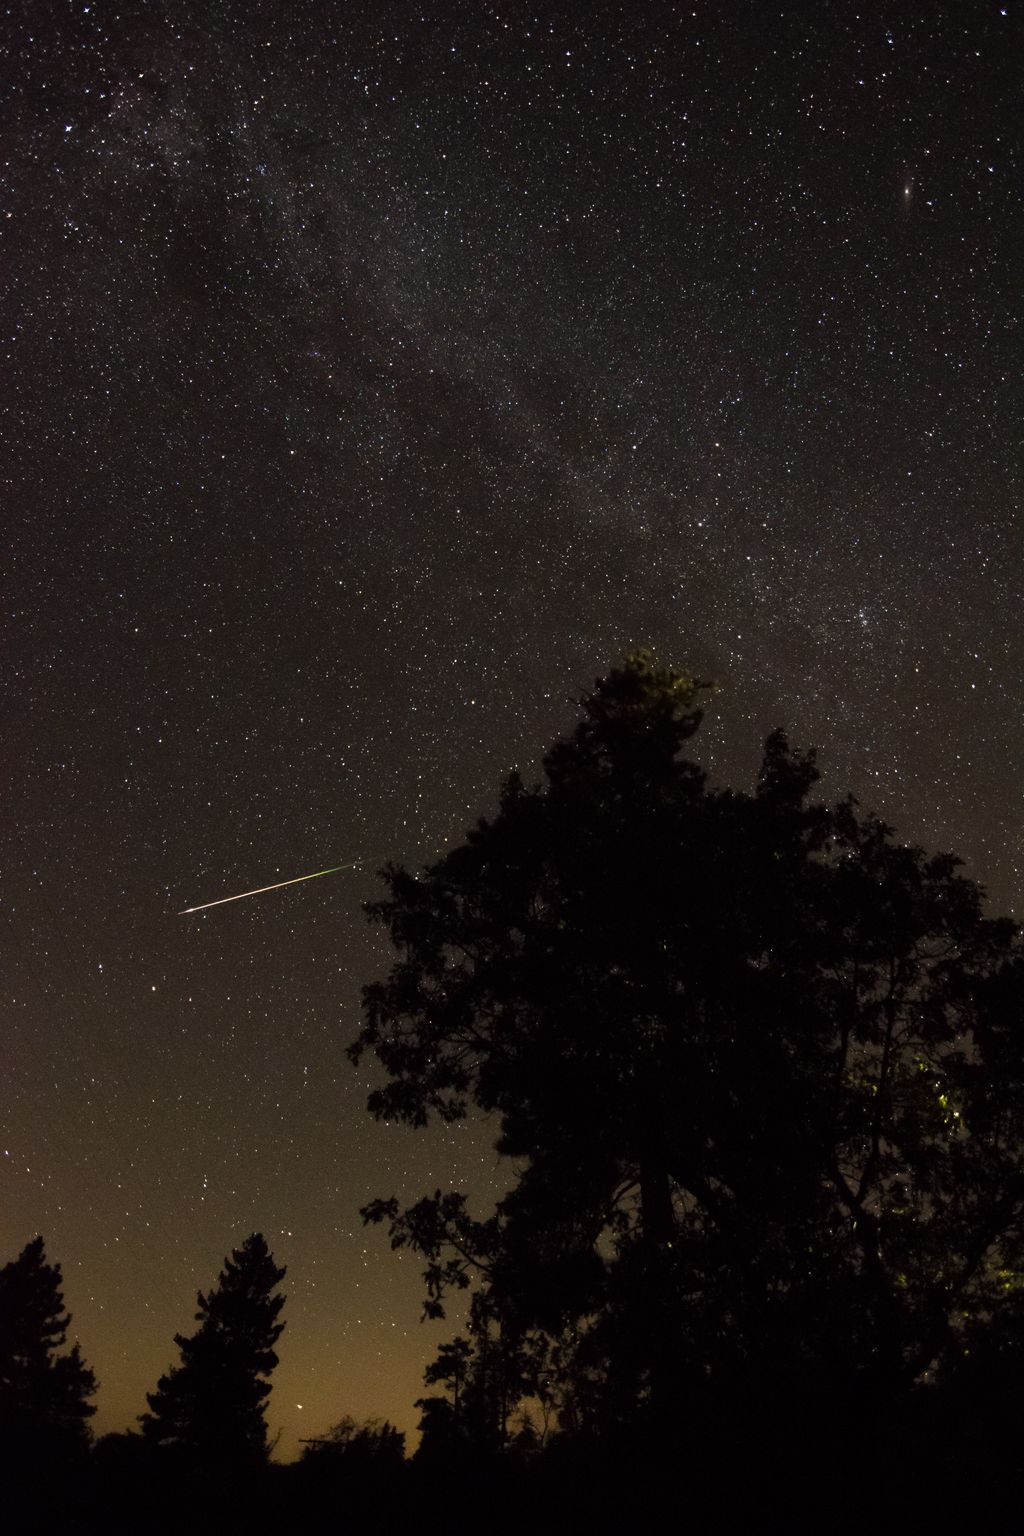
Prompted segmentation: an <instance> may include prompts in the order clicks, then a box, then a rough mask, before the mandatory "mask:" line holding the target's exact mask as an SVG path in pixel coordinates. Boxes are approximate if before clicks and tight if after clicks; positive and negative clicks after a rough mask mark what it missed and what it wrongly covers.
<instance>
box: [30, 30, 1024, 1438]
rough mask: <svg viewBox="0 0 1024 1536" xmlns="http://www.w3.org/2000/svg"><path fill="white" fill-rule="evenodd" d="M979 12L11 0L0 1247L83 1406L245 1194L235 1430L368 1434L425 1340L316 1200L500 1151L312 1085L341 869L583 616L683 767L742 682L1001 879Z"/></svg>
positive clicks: (449, 792) (344, 1220)
mask: <svg viewBox="0 0 1024 1536" xmlns="http://www.w3.org/2000/svg"><path fill="white" fill-rule="evenodd" d="M1021 30H1022V29H1021V11H1020V8H1019V7H1018V6H1016V5H1004V6H1000V5H998V4H988V3H985V0H973V3H971V4H969V5H959V4H958V5H952V4H950V5H944V4H936V5H929V6H926V7H917V8H908V7H906V6H897V5H883V4H869V5H866V6H863V7H859V8H855V7H852V6H848V5H845V4H839V3H827V4H821V5H815V6H809V5H805V4H781V5H771V6H768V5H763V4H757V5H755V4H753V3H747V0H725V3H715V4H711V3H707V4H705V3H703V0H701V3H695V0H690V3H688V4H686V5H668V4H656V3H651V4H645V3H639V4H630V5H626V4H621V5H617V4H610V3H606V0H597V3H594V4H588V5H586V6H566V5H563V6H548V5H538V6H532V5H527V4H525V3H520V0H510V3H507V4H501V3H499V4H494V5H479V6H478V5H469V4H463V5H455V6H452V5H442V4H438V3H428V4H425V5H423V6H421V7H410V6H409V5H407V4H405V3H397V0H392V3H383V4H382V3H374V4H370V3H364V0H353V3H351V4H346V5H345V6H331V5H325V4H312V3H308V0H307V3H299V0H297V3H295V4H292V5H288V6H281V5H279V4H276V3H270V0H266V3H262V4H261V3H257V4H255V5H251V4H246V5H242V4H241V3H238V0H219V3H218V4H216V5H214V6H198V5H190V4H186V3H180V4H172V3H163V4H155V5H152V6H147V7H145V8H144V9H136V8H127V10H126V11H124V12H117V11H115V10H114V9H113V8H112V7H111V6H109V5H108V4H106V3H105V0H92V3H90V4H85V3H80V0H74V3H72V4H64V3H57V0H44V3H39V0H31V3H29V0H23V3H21V4H16V5H14V6H12V7H10V8H9V10H8V12H7V16H6V19H5V23H4V27H3V32H2V34H0V65H2V72H3V74H4V77H5V79H6V81H7V83H8V87H9V90H8V97H7V103H6V108H5V128H4V135H3V139H4V146H5V152H4V155H3V160H2V165H0V173H2V179H0V242H2V264H0V315H2V331H0V334H2V351H3V359H2V369H3V371H2V381H0V391H2V402H0V403H2V412H3V414H2V417H0V422H2V461H0V485H2V494H3V505H4V508H5V515H4V520H5V525H6V530H7V537H6V540H5V552H6V558H5V560H4V562H3V575H2V584H3V594H4V617H5V629H6V637H5V662H6V666H5V671H6V681H7V686H6V689H5V710H4V723H5V732H4V746H5V754H4V755H5V766H6V770H7V771H6V776H5V777H6V784H7V793H6V808H5V817H4V826H3V831H2V833H0V836H2V842H3V846H2V854H3V862H2V868H3V875H4V878H3V881H2V885H0V902H2V918H3V922H2V925H0V934H2V954H3V988H4V1002H5V1020H6V1025H5V1028H6V1035H7V1039H8V1042H9V1044H8V1045H7V1046H6V1047H5V1057H6V1058H7V1060H8V1064H9V1070H8V1072H7V1073H6V1074H5V1081H4V1084H3V1087H2V1089H0V1095H2V1109H3V1124H4V1128H5V1129H4V1143H3V1147H2V1148H0V1153H2V1157H3V1187H4V1199H3V1209H2V1216H0V1233H2V1237H3V1244H4V1247H3V1253H2V1255H0V1256H2V1257H8V1256H10V1255H12V1254H13V1253H14V1252H16V1251H17V1250H18V1249H19V1248H20V1247H21V1246H22V1244H23V1243H24V1242H25V1241H26V1240H27V1238H28V1237H29V1236H30V1235H31V1234H32V1233H33V1232H34V1231H36V1230H41V1231H43V1232H44V1234H45V1235H46V1238H47V1242H48V1247H49V1251H50V1254H51V1256H52V1257H54V1258H56V1259H58V1260H60V1261H61V1262H62V1263H63V1265H64V1268H65V1277H66V1282H67V1284H66V1292H67V1298H68V1302H69V1305H70V1306H71V1309H72V1311H73V1312H74V1314H75V1326H76V1329H77V1331H78V1333H79V1336H80V1338H81V1340H82V1344H83V1350H84V1353H85V1355H86V1358H87V1359H88V1360H89V1361H90V1363H91V1364H93V1365H94V1367H95V1369H96V1371H97V1374H98V1376H99V1377H100V1379H101V1382H102V1388H101V1395H100V1400H99V1401H100V1413H99V1417H98V1421H97V1422H98V1427H99V1428H100V1429H101V1430H102V1429H109V1428H122V1427H125V1426H126V1425H127V1424H128V1423H129V1422H130V1421H131V1419H132V1417H133V1415H134V1414H136V1413H138V1412H139V1411H141V1410H142V1408H143V1407H144V1401H143V1394H144V1392H145V1390H146V1389H147V1388H150V1389H151V1388H152V1386H153V1385H154V1384H155V1380H156V1376H157V1375H158V1374H159V1372H160V1371H162V1370H163V1369H165V1368H166V1366H167V1364H168V1363H169V1361H170V1359H171V1356H172V1353H173V1347H172V1344H171V1335H172V1334H173V1332H174V1331H175V1330H176V1329H181V1328H183V1327H187V1325H188V1323H189V1320H190V1303H191V1300H192V1295H193V1293H194V1291H195V1289H196V1287H197V1286H203V1287H205V1286H207V1285H208V1284H209V1283H210V1282H211V1281H212V1280H213V1278H214V1277H215V1275H216V1272H217V1269H218V1268H219V1265H220V1261H221V1259H222V1257H223V1255H224V1254H225V1252H227V1251H228V1249H229V1248H230V1247H231V1245H232V1244H233V1243H235V1242H237V1241H238V1240H239V1238H241V1237H243V1236H244V1235H245V1234H246V1233H247V1232H249V1231H251V1230H253V1229H254V1228H258V1229H260V1230H263V1231H264V1232H265V1233H266V1235H267V1237H268V1240H269V1241H270V1243H271V1246H272V1248H273V1250H274V1253H275V1255H276V1257H277V1258H278V1259H279V1260H280V1261H282V1262H285V1263H287V1264H288V1266H289V1275H288V1280H287V1282H286V1289H287V1290H288V1291H289V1295H290V1300H289V1304H288V1309H287V1311H286V1314H285V1316H286V1318H287V1321H288V1323H289V1327H288V1330H287V1332H286V1334H285V1336H284V1338H283V1340H282V1345H281V1355H282V1364H281V1367H280V1369H279V1371H278V1373H277V1376H276V1388H275V1393H274V1397H273V1400H272V1401H273V1408H272V1418H273V1420H274V1425H275V1427H279V1428H281V1429H282V1431H283V1438H282V1442H281V1446H282V1451H285V1452H287V1451H291V1450H293V1449H294V1447H295V1444H296V1442H297V1438H298V1437H299V1436H300V1435H303V1434H316V1433H319V1432H322V1431H323V1429H325V1428H326V1427H327V1425H328V1424H329V1423H331V1422H333V1421H334V1420H335V1419H337V1418H339V1417H340V1416H341V1415H342V1414H343V1413H346V1412H353V1413H356V1414H360V1413H369V1412H378V1413H382V1414H387V1415H389V1416H390V1417H392V1418H393V1419H395V1420H397V1421H398V1422H399V1423H400V1424H401V1425H402V1426H403V1427H406V1428H411V1427H412V1425H413V1424H414V1422H415V1411H414V1410H413V1408H412V1401H413V1399H414V1398H415V1397H416V1396H417V1395H418V1394H419V1392H420V1390H421V1385H420V1372H421V1369H422V1364H423V1363H424V1361H425V1360H426V1359H427V1358H429V1357H430V1355H431V1354H432V1352H433V1349H434V1348H435V1347H436V1343H437V1340H438V1338H439V1337H441V1336H443V1329H440V1330H439V1329H438V1327H437V1326H435V1325H430V1326H429V1327H428V1326H427V1325H424V1326H423V1327H420V1325H419V1324H418V1321H417V1319H418V1279H417V1274H416V1266H415V1263H413V1262H409V1261H406V1262H404V1263H403V1262H402V1260H401V1258H400V1257H396V1256H394V1255H391V1254H390V1253H388V1252H387V1251H386V1244H385V1243H384V1242H383V1241H382V1240H381V1236H380V1234H379V1233H377V1232H374V1231H371V1232H369V1233H368V1234H367V1233H365V1232H364V1231H363V1230H362V1228H361V1226H360V1223H359V1218H358V1206H359V1205H360V1203H362V1202H363V1201H365V1200H366V1199H367V1198H368V1197H369V1196H371V1195H373V1194H378V1193H389V1192H391V1191H392V1190H394V1191H397V1192H401V1193H409V1194H414V1193H416V1192H418V1191H420V1190H423V1189H426V1188H433V1187H436V1186H437V1185H438V1184H441V1185H445V1184H447V1183H449V1182H451V1183H453V1184H455V1185H458V1186H461V1185H463V1184H467V1183H468V1184H469V1186H470V1187H471V1188H472V1189H473V1190H474V1191H475V1192H476V1194H477V1196H478V1198H479V1199H481V1200H486V1199H488V1198H490V1197H493V1195H494V1194H495V1193H496V1192H497V1190H498V1189H500V1188H501V1187H502V1181H503V1179H504V1177H505V1175H504V1173H503V1171H502V1170H501V1169H500V1168H499V1167H498V1165H497V1160H496V1158H495V1155H494V1153H493V1151H492V1150H491V1148H490V1141H489V1138H488V1135H487V1132H486V1128H479V1127H476V1126H461V1127H460V1126H456V1127H451V1128H449V1129H447V1130H445V1131H444V1132H441V1131H437V1132H433V1133H426V1134H413V1133H411V1132H407V1131H406V1130H404V1129H401V1128H399V1127H395V1126H384V1125H377V1124H374V1123H373V1122H372V1121H370V1120H369V1118H368V1117H367V1116H366V1114H365V1112H364V1108H363V1105H364V1100H365V1094H366V1091H367V1085H368V1078H367V1076H366V1074H365V1073H364V1074H363V1075H362V1076H360V1075H357V1074H356V1073H355V1072H354V1071H353V1070H352V1068H351V1067H350V1066H349V1065H348V1063H347V1062H346V1060H345V1058H344V1047H345V1045H346V1044H347V1043H348V1041H349V1040H350V1039H351V1038H352V1036H353V1034H354V1033H355V1029H356V1025H357V1018H358V995H359V987H360V985H361V984H362V983H363V982H364V981H366V980H368V979H370V977H372V976H373V975H374V974H377V973H378V972H379V970H380V968H381V966H382V964H384V963H385V959H386V957H385V954H384V952H383V949H382V945H381V939H380V935H379V934H375V933H374V932H372V931H371V930H368V929H367V928H366V926H365V924H364V922H363V919H362V916H361V913H360V909H359V903H360V901H361V900H364V899H367V898H368V897H370V896H372V895H373V894H375V891H376V882H375V879H374V875H373V871H374V869H375V868H376V867H378V866H379V865H380V864H381V863H382V862H383V861H384V860H385V859H387V858H396V859H400V860H403V861H405V862H409V863H412V864H419V863H422V862H423V861H425V860H428V859H430V858H431V857H432V856H433V855H435V854H437V853H439V852H440V851H441V850H442V849H443V848H445V847H446V846H448V845H449V844H450V843H451V842H452V840H453V839H457V838H458V837H459V836H460V835H461V833H462V831H463V829H464V828H465V827H466V826H467V825H468V824H470V823H471V822H472V820H473V819H474V818H475V817H476V816H477V815H479V814H482V813H485V812H486V811H487V809H488V807H489V806H490V805H492V804H493V802H494V796H495V791H496V788H497V785H498V783H499V781H500V779H501V777H502V775H503V774H505V773H506V772H508V770H509V769H511V768H512V767H514V766H515V767H518V768H519V769H520V770H522V771H523V772H524V774H525V775H526V776H527V777H529V776H530V774H531V773H533V772H535V771H536V765H537V762H538V760H539V756H540V754H541V752H542V751H543V749H544V747H545V746H546V745H547V744H548V743H549V742H550V741H551V739H552V738H553V736H554V735H555V734H556V733H557V732H558V731H560V730H563V729H566V728H568V726H569V725H570V724H571V722H572V720H573V718H574V710H575V704H574V701H575V700H576V699H577V698H578V697H579V694H580V693H581V692H582V690H583V689H584V688H585V687H586V686H587V685H588V684H589V682H590V681H591V680H592V679H593V677H594V676H595V675H596V674H597V673H599V672H601V671H603V670H605V669H606V667H607V665H608V664H609V663H610V662H612V661H614V660H615V659H616V658H617V657H618V656H621V654H622V653H623V651H624V650H625V649H627V648H628V647H630V646H631V645H635V644H638V643H644V644H648V645H650V646H652V647H653V648H654V649H655V650H656V651H657V652H658V653H659V654H661V655H663V656H665V657H669V658H672V659H675V660H677V661H679V662H682V663H686V664H689V665H690V666H692V667H693V668H694V669H695V670H696V671H698V672H700V673H701V674H702V675H710V676H714V677H715V678H717V679H720V680H721V684H722V686H721V690H720V693H719V697H718V700H717V702H716V704H715V706H714V708H713V710H712V712H711V717H710V718H709V720H708V722H707V724H706V726H705V728H704V730H703V732H702V734H701V737H700V738H699V742H700V747H701V753H702V756H703V758H704V761H705V762H706V763H707V764H708V765H709V766H710V767H711V768H712V770H713V772H714V773H715V774H717V775H719V776H721V777H722V778H726V779H730V780H732V781H734V782H737V783H745V782H749V780H750V777H751V774H752V773H753V770H754V767H755V765H756V761H757V754H758V749H759V745H760V742H761V740H762V739H763V737H764V735H765V734H766V732H767V731H768V730H769V729H770V728H772V727H773V726H775V725H780V724H781V725H783V726H785V727H786V728H788V729H789V731H790V732H791V735H792V736H793V738H794V739H795V740H796V741H797V742H799V743H801V744H811V743H813V744H817V745H818V746H819V747H820V748H821V749H822V752H823V764H824V767H825V770H826V788H827V790H828V792H830V793H835V794H839V793H842V792H844V791H845V790H846V789H852V790H853V791H854V792H856V793H857V794H858V795H859V796H860V797H861V799H862V800H863V801H864V802H865V803H866V804H868V805H869V806H872V807H873V808H875V809H877V810H878V811H879V812H880V813H882V814H883V815H885V816H886V818H887V819H889V820H891V821H892V822H894V823H895V824H896V825H897V827H898V828H899V829H900V831H901V832H902V833H904V834H905V835H906V836H907V837H908V838H913V839H915V840H922V841H924V842H926V843H927V844H928V845H930V846H935V847H949V848H953V849H954V850H955V851H958V852H960V853H961V854H962V855H963V856H964V857H965V858H966V859H967V860H968V864H969V869H970V872H971V873H972V874H974V875H975V876H976V877H978V878H980V879H981V880H982V881H983V882H984V883H985V884H986V886H987V887H988V889H989V890H990V892H991V894H992V897H993V901H994V904H995V905H996V906H997V907H999V908H1000V909H1002V910H1013V911H1016V912H1017V913H1018V914H1019V913H1020V910H1021V893H1020V881H1021V871H1022V867H1024V843H1022V827H1024V807H1022V802H1021V792H1020V773H1019V765H1020V762H1021V754H1022V748H1024V727H1022V710H1021V705H1022V692H1021V678H1022V661H1024V639H1022V630H1021V627H1020V624H1019V621H1018V619H1017V614H1018V613H1019V611H1020V604H1021V598H1022V590H1021V589H1022V581H1021V577H1022V559H1021V547H1020V525H1019V515H1020V514H1019V506H1020V432H1019V424H1020V421H1021V418H1022V403H1024V402H1022V400H1021V389H1020V381H1019V373H1020V368H1019V318H1020V298H1019V295H1020V289H1021V281H1020V280H1021V270H1020V255H1019V253H1020V251H1021V249H1024V229H1022V220H1021V165H1020V139H1019V77H1020V65H1021V58H1022V53H1021V41H1022V37H1021ZM356 858H359V859H362V860H363V863H362V865H361V867H360V869H359V870H357V871H354V872H343V873H341V874H338V875H336V876H332V877H331V878H330V880H324V881H318V882H315V883H312V884H310V885H305V886H298V887H294V888H292V889H290V890H282V891H280V892H274V893H272V894H270V895H267V896H264V897H259V898H256V899H254V900H252V901H248V902H245V903H239V904H237V905H233V906H226V907H223V908H220V909H214V910H212V911H209V912H206V913H203V914H200V915H197V916H195V917H189V918H182V917H179V916H177V915H176V914H177V913H178V911H180V909H181V908H183V907H184V906H186V905H193V904H196V903H198V902H201V901H205V900H210V899H213V898H215V897H217V896H220V895H227V894H230V893H231V892H232V891H235V890H242V889H246V888H248V887H252V886H256V885H263V884H268V883H270V882H272V881H273V880H275V879H282V880H283V879H287V878H289V877H291V876H294V875H299V874H303V873H306V872H308V871H310V870H313V869H319V868H323V867H324V866H326V865H328V864H334V863H342V862H348V861H349V860H352V859H356ZM299 1403H301V1404H303V1407H302V1408H301V1409H299V1408H298V1407H297V1406H296V1405H297V1404H299Z"/></svg>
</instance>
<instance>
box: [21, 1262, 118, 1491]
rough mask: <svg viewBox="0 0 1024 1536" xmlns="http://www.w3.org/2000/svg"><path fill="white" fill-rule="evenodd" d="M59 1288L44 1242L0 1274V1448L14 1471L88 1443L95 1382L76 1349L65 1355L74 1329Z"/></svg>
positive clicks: (58, 1276)
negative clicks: (20, 1465) (69, 1333)
mask: <svg viewBox="0 0 1024 1536" xmlns="http://www.w3.org/2000/svg"><path fill="white" fill-rule="evenodd" d="M62 1283H63V1281H62V1276H61V1271H60V1265H59V1264H47V1262H46V1253H45V1250H44V1246H43V1239H42V1238H41V1237H36V1238H33V1239H32V1241H31V1242H30V1243H26V1245H25V1247H24V1248H23V1249H22V1251H21V1253H20V1254H19V1255H18V1257H17V1258H16V1259H14V1260H13V1261H12V1262H11V1263H10V1264H5V1265H4V1267H3V1269H0V1447H2V1452H3V1456H4V1460H5V1461H9V1462H10V1465H11V1466H16V1465H18V1463H19V1462H24V1460H25V1459H26V1458H29V1459H32V1458H33V1457H34V1456H36V1455H37V1454H38V1455H45V1456H46V1457H47V1458H48V1459H50V1460H53V1459H54V1458H60V1457H61V1456H62V1455H66V1454H68V1453H71V1452H73V1451H75V1450H81V1449H84V1448H85V1447H86V1446H87V1445H88V1443H89V1438H90V1436H89V1431H88V1428H87V1424H86V1421H87V1419H89V1418H90V1417H91V1415H92V1414H94V1413H95V1412H96V1410H95V1408H94V1407H93V1405H92V1404H91V1403H90V1402H89V1401H88V1399H89V1398H90V1397H91V1396H92V1395H93V1393H94V1392H95V1391H96V1378H95V1376H94V1375H93V1373H92V1371H91V1370H89V1368H88V1366H87V1365H86V1364H85V1362H84V1361H83V1359H82V1355H81V1350H80V1349H79V1346H78V1345H77V1344H75V1345H73V1346H72V1348H71V1349H70V1350H68V1351H67V1352H64V1353H62V1351H63V1349H64V1344H65V1341H66V1339H67V1331H68V1328H69V1326H70V1324H71V1317H70V1314H68V1313H67V1312H65V1311H64V1296H63V1293H62V1291H61V1285H62Z"/></svg>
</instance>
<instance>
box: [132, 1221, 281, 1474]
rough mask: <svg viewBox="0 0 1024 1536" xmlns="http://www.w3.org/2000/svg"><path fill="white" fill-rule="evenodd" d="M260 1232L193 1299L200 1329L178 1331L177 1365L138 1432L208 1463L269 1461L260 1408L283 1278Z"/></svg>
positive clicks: (271, 1363) (272, 1362) (272, 1357)
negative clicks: (208, 1288) (206, 1289)
mask: <svg viewBox="0 0 1024 1536" xmlns="http://www.w3.org/2000/svg"><path fill="white" fill-rule="evenodd" d="M284 1275H285V1270H284V1269H283V1268H280V1269H279V1268H278V1266H277V1265H276V1264H275V1263H274V1260H273V1257H272V1255H271V1253H270V1251H269V1249H268V1247H267V1244H266V1241H265V1240H264V1238H263V1236H262V1234H261V1233H258V1232H255V1233H253V1234H252V1236H251V1237H248V1238H246V1240H245V1242H244V1243H243V1244H242V1246H241V1248H236V1249H235V1250H234V1251H233V1253H232V1255H231V1257H230V1258H228V1259H226V1260H225V1261H224V1268H223V1270H222V1271H221V1273H220V1276H219V1277H218V1280H217V1285H216V1287H215V1288H214V1289H213V1290H212V1291H210V1293H209V1295H207V1296H204V1295H203V1293H202V1292H201V1291H200V1292H199V1295H198V1298H197V1307H198V1310H197V1311H196V1322H197V1323H198V1324H199V1328H198V1329H197V1330H196V1332H195V1333H193V1334H192V1335H191V1337H189V1338H185V1337H184V1336H183V1335H181V1334H176V1335H175V1339H174V1342H175V1344H177V1346H178V1348H179V1350H180V1351H181V1364H180V1365H178V1366H175V1367H174V1368H172V1369H171V1370H170V1371H168V1373H167V1375H166V1376H162V1377H161V1378H160V1381H159V1383H158V1385H157V1389H156V1391H155V1392H152V1393H147V1397H146V1400H147V1402H148V1403H149V1407H150V1412H149V1413H147V1414H142V1415H140V1422H141V1424H142V1430H143V1434H144V1435H145V1436H146V1438H147V1439H148V1440H150V1441H151V1442H154V1443H156V1444H160V1445H165V1446H171V1447H175V1448H177V1449H178V1451H179V1452H180V1453H182V1454H184V1455H186V1456H188V1457H190V1458H192V1459H194V1460H197V1461H200V1462H202V1463H203V1464H206V1465H214V1466H221V1467H230V1466H235V1465H244V1464H246V1463H256V1464H258V1463H260V1462H262V1461H265V1459H266V1456H267V1426H266V1419H265V1410H266V1403H267V1398H268V1397H269V1396H270V1391H271V1386H270V1382H269V1381H268V1380H267V1379H266V1378H267V1377H268V1376H269V1375H270V1373H271V1372H272V1371H273V1369H274V1367H275V1366H276V1365H277V1355H276V1354H275V1353H274V1345H275V1344H276V1343H277V1340H278V1339H279V1338H280V1336H281V1333H282V1331H283V1329H284V1324H283V1323H279V1322H278V1321H277V1318H278V1314H279V1313H280V1311H281V1308H282V1307H283V1306H284V1300H285V1298H284V1297H283V1296H274V1295H272V1294H271V1293H272V1292H273V1290H274V1288H275V1287H276V1286H277V1285H279V1284H280V1282H281V1281H282V1280H283V1279H284Z"/></svg>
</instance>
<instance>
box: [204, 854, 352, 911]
mask: <svg viewBox="0 0 1024 1536" xmlns="http://www.w3.org/2000/svg"><path fill="white" fill-rule="evenodd" d="M362 862H363V861H362V859H354V860H353V861H352V863H351V864H335V865H333V866H332V868H331V869H318V870H315V871H314V873H313V874H311V875H296V876H295V879H294V880H278V881H277V882H276V883H275V884H274V885H258V886H257V887H256V889H255V890H254V891H239V893H238V895H237V896H219V897H218V898H217V900H216V901H204V902H202V903H201V904H200V905H199V906H198V907H182V909H181V911H180V912H179V913H178V916H179V917H187V916H188V914H189V913H190V912H205V911H206V909H207V907H222V906H223V905H224V903H225V902H226V901H244V899H245V897H246V896H262V895H263V892H264V891H279V890H280V889H281V887H282V885H301V884H302V882H303V880H319V879H320V876H321V875H336V874H337V873H338V871H339V870H340V869H357V868H358V867H359V865H360V864H361V863H362Z"/></svg>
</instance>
